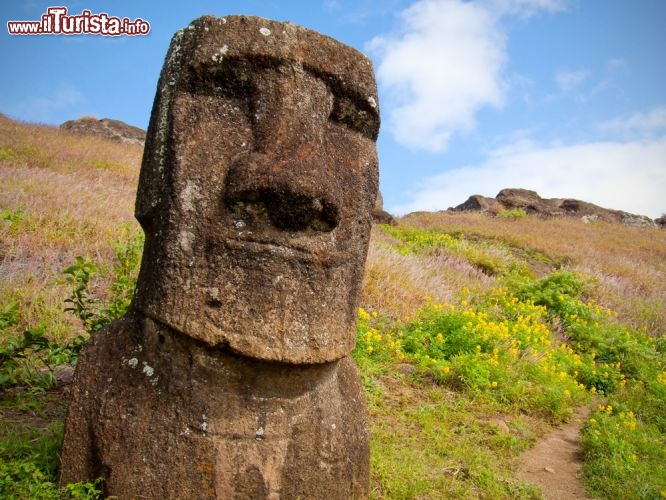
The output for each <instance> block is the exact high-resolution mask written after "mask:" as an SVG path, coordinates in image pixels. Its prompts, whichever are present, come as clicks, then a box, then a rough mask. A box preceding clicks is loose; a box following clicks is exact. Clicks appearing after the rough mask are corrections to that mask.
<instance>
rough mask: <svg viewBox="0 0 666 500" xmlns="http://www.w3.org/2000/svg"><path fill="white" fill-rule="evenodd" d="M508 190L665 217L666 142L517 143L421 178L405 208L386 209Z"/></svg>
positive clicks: (433, 206) (438, 204)
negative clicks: (476, 160) (481, 159)
mask: <svg viewBox="0 0 666 500" xmlns="http://www.w3.org/2000/svg"><path fill="white" fill-rule="evenodd" d="M508 187H516V188H526V189H533V190H535V191H537V192H538V193H539V194H540V195H541V196H542V197H545V198H576V199H580V200H584V201H588V202H591V203H596V204H597V205H601V206H603V207H606V208H612V209H618V210H625V211H628V212H632V213H637V214H644V215H648V216H650V217H658V216H660V215H661V214H662V213H664V212H666V137H661V138H659V139H651V140H644V141H639V140H636V141H630V142H594V143H587V144H573V145H564V146H551V147H548V146H546V147H544V146H540V145H538V144H534V143H531V142H529V141H522V142H517V143H514V144H512V145H510V146H507V147H504V148H501V149H497V150H495V151H493V152H491V154H490V155H489V157H488V159H487V160H486V161H485V162H484V163H482V164H479V165H471V166H466V167H462V168H456V169H452V170H449V171H446V172H443V173H441V174H438V175H436V176H434V177H431V178H429V179H426V180H425V181H424V182H423V183H422V188H421V189H420V190H419V191H418V192H416V193H414V194H413V200H412V201H411V202H410V203H407V204H404V205H400V206H397V207H391V209H392V210H393V211H394V212H395V213H398V214H404V213H407V212H411V211H415V210H442V209H446V208H448V207H450V206H455V205H459V204H460V203H462V202H464V201H465V200H466V199H467V198H468V197H469V196H470V195H472V194H482V195H484V196H491V197H494V196H495V195H496V194H497V193H498V192H499V191H500V190H501V189H503V188H508Z"/></svg>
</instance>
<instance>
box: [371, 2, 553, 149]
mask: <svg viewBox="0 0 666 500" xmlns="http://www.w3.org/2000/svg"><path fill="white" fill-rule="evenodd" d="M563 5H564V4H563V2H562V1H561V0H477V1H472V2H467V1H463V0H421V1H419V2H416V3H414V4H413V5H412V6H410V7H409V8H407V9H406V10H404V11H402V12H401V13H400V15H399V19H400V29H399V30H398V32H396V33H392V34H389V35H384V36H378V37H375V38H374V39H373V40H372V41H371V42H370V43H369V45H368V49H369V51H370V52H373V53H375V54H377V55H378V57H379V64H378V67H377V75H378V77H379V82H380V88H381V90H382V91H385V93H386V94H385V95H384V96H382V97H383V109H384V110H385V112H386V113H387V115H388V119H387V128H388V129H389V131H390V133H391V134H392V135H393V137H394V138H395V140H396V141H397V142H399V143H400V144H403V145H406V146H408V147H411V148H415V149H424V150H428V151H433V152H439V151H443V150H445V149H446V148H447V146H448V142H449V140H450V139H451V136H452V135H453V134H455V133H459V132H464V131H467V130H470V129H472V128H473V127H474V125H475V114H476V113H477V112H478V111H479V110H480V109H482V108H484V107H486V106H493V107H500V106H502V104H503V102H504V96H505V91H506V83H505V81H504V78H503V75H502V72H503V68H504V66H505V63H506V60H507V54H506V47H505V45H506V36H505V34H504V32H503V30H502V29H501V26H500V19H501V17H502V16H506V15H520V16H523V17H529V16H530V15H532V14H534V13H535V12H537V11H539V10H547V11H554V10H559V9H561V8H563Z"/></svg>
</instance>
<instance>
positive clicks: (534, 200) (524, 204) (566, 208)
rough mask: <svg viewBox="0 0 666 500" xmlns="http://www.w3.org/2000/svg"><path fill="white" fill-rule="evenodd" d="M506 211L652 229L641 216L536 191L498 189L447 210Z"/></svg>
mask: <svg viewBox="0 0 666 500" xmlns="http://www.w3.org/2000/svg"><path fill="white" fill-rule="evenodd" d="M510 209H521V210H525V212H527V213H528V214H534V215H539V216H543V217H563V216H565V217H580V218H581V219H582V220H583V222H586V223H589V222H593V221H595V220H601V221H604V222H619V223H621V224H625V225H628V226H648V227H652V226H654V225H655V222H653V221H652V219H650V218H649V217H646V216H644V215H635V214H630V213H627V212H622V211H620V210H611V209H608V208H602V207H600V206H598V205H594V204H593V203H588V202H585V201H580V200H574V199H561V198H541V196H539V194H538V193H537V192H536V191H531V190H529V189H516V188H509V189H502V190H501V191H500V192H499V193H498V195H497V196H496V197H495V198H487V197H485V196H481V195H478V194H476V195H472V196H470V197H469V198H468V199H467V201H465V202H464V203H462V204H460V205H458V206H456V207H455V208H451V209H450V210H452V211H455V212H486V213H491V214H497V213H499V212H501V211H502V210H510Z"/></svg>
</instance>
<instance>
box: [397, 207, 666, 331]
mask: <svg viewBox="0 0 666 500" xmlns="http://www.w3.org/2000/svg"><path fill="white" fill-rule="evenodd" d="M400 224H402V225H408V226H413V227H418V228H433V227H434V228H439V229H441V230H442V231H445V232H449V233H462V234H464V235H465V237H466V238H481V239H487V240H490V241H498V242H501V243H503V244H506V245H508V246H509V247H513V248H516V249H522V250H524V251H525V252H526V253H527V254H528V255H529V254H530V253H532V252H535V251H536V252H538V253H539V254H543V255H544V256H546V257H548V259H549V260H550V262H551V263H552V264H553V265H556V266H561V267H564V268H566V269H569V270H572V271H574V272H581V273H585V274H587V275H589V276H591V277H593V278H595V279H596V280H597V282H598V285H599V286H598V289H597V290H596V292H595V296H596V299H597V300H598V301H599V302H600V303H601V304H602V305H604V306H606V307H610V308H611V309H613V310H616V311H618V312H619V313H620V315H621V316H622V317H623V320H624V322H626V323H627V324H629V325H631V326H634V327H644V328H646V329H647V331H648V332H650V333H652V334H654V335H662V334H665V333H666V231H664V230H663V229H658V228H640V227H629V226H623V225H619V224H610V223H604V222H595V223H590V224H585V223H583V222H582V221H580V220H578V219H542V218H538V217H531V216H528V217H525V218H523V219H516V220H507V219H502V218H496V217H488V216H485V215H482V214H465V213H459V214H454V213H448V212H440V213H418V214H412V215H408V216H406V217H404V218H402V219H401V220H400ZM547 270H548V269H544V271H547ZM443 279H448V278H446V276H445V275H443Z"/></svg>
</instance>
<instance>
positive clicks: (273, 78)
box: [134, 16, 379, 363]
mask: <svg viewBox="0 0 666 500" xmlns="http://www.w3.org/2000/svg"><path fill="white" fill-rule="evenodd" d="M378 129H379V114H378V105H377V91H376V85H375V81H374V75H373V70H372V65H371V63H370V61H369V60H368V59H367V58H366V57H365V56H363V55H362V54H361V53H359V52H357V51H356V50H354V49H352V48H350V47H348V46H346V45H344V44H342V43H340V42H337V41H335V40H333V39H331V38H328V37H325V36H323V35H320V34H318V33H316V32H313V31H310V30H307V29H305V28H301V27H299V26H296V25H294V24H290V23H279V22H274V21H269V20H265V19H260V18H255V17H245V16H230V17H226V18H214V17H202V18H200V19H197V20H196V21H194V22H193V23H192V24H190V25H189V26H188V27H186V28H185V29H183V30H181V31H179V32H178V33H176V35H175V36H174V38H173V40H172V42H171V46H170V48H169V51H168V54H167V57H166V61H165V63H164V67H163V69H162V73H161V76H160V80H159V83H158V89H157V95H156V97H155V102H154V105H153V110H152V115H151V120H150V126H149V129H148V136H147V141H146V147H145V152H144V158H143V163H142V167H141V174H140V180H139V190H138V194H137V201H136V217H137V219H138V220H139V222H140V223H141V225H142V227H143V228H144V231H145V233H146V246H145V249H144V257H143V262H142V266H141V272H140V277H139V282H138V285H137V292H136V297H135V302H134V306H135V307H136V308H138V309H139V310H141V311H143V312H144V313H145V314H146V315H148V316H150V317H152V318H154V319H156V320H159V321H161V322H163V323H165V324H167V325H169V326H171V327H172V328H174V329H176V330H178V331H180V332H182V333H183V334H185V335H188V336H190V337H192V338H195V339H198V340H200V341H202V342H205V343H206V344H208V345H211V346H221V347H226V348H228V349H230V350H232V351H234V352H236V353H238V354H241V355H243V356H248V357H252V358H256V359H261V360H274V361H281V362H287V363H321V362H327V361H332V360H335V359H338V358H341V357H343V356H345V355H347V354H349V352H350V351H351V350H352V349H353V347H354V341H355V319H356V307H357V302H358V296H359V291H360V286H361V280H362V275H363V267H364V264H365V258H366V253H367V247H368V241H369V236H370V227H371V211H372V208H373V205H374V203H375V200H376V196H377V184H378V165H377V155H376V146H375V141H376V138H377V133H378Z"/></svg>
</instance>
